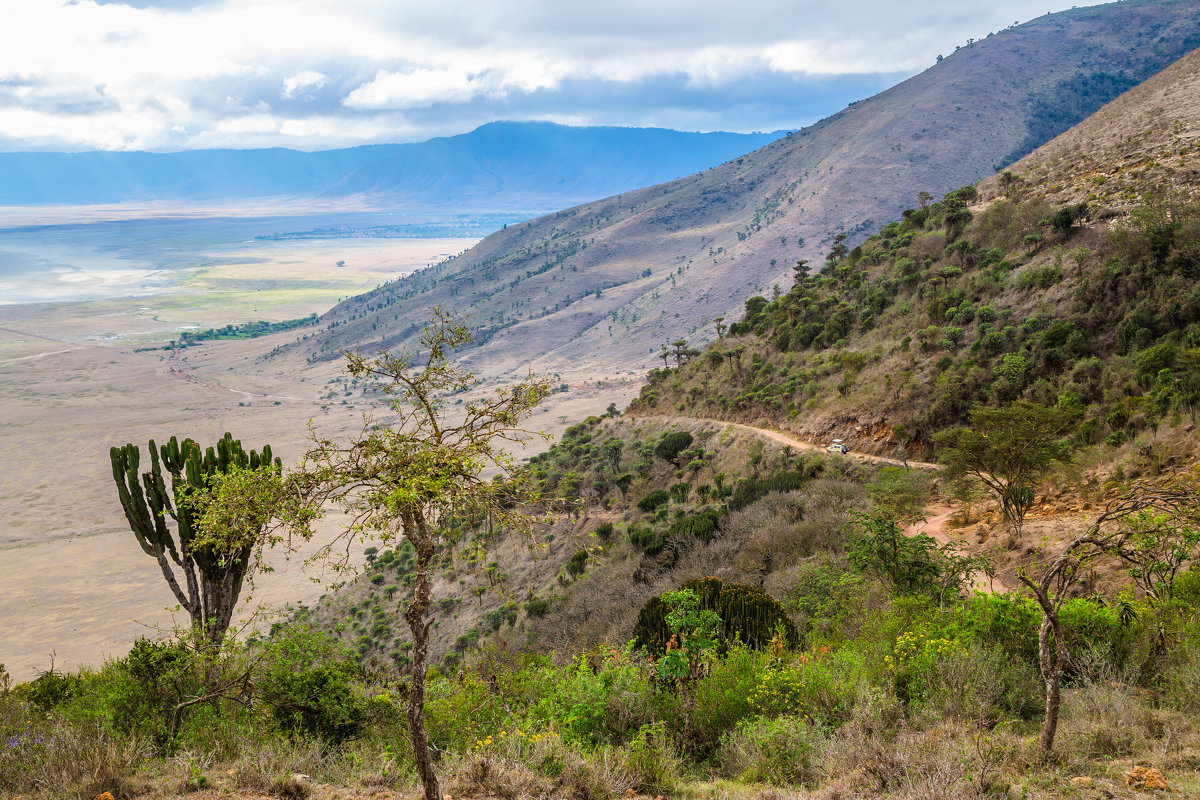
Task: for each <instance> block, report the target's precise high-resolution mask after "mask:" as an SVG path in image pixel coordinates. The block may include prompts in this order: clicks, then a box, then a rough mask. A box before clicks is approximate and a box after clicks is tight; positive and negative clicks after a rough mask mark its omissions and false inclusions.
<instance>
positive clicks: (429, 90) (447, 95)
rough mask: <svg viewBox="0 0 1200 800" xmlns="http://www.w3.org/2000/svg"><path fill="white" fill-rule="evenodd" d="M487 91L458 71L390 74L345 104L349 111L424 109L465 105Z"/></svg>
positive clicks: (352, 94) (350, 96)
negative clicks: (442, 104) (353, 109)
mask: <svg viewBox="0 0 1200 800" xmlns="http://www.w3.org/2000/svg"><path fill="white" fill-rule="evenodd" d="M484 91H486V81H484V80H482V79H480V78H478V77H472V76H471V75H468V74H467V73H465V72H463V71H462V70H456V69H414V70H412V71H411V72H388V71H387V70H384V69H381V70H379V71H378V72H377V73H375V77H374V78H372V79H371V80H370V81H368V82H367V83H364V84H363V85H362V86H359V87H358V88H357V89H355V90H354V91H352V92H350V94H348V95H346V99H345V100H343V101H342V103H343V105H345V106H346V107H347V108H357V109H382V108H390V109H397V108H421V107H424V106H431V105H434V104H435V103H465V102H467V101H469V100H471V98H473V97H475V95H477V94H481V93H482V92H484Z"/></svg>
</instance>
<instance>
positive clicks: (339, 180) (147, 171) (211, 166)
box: [0, 122, 778, 213]
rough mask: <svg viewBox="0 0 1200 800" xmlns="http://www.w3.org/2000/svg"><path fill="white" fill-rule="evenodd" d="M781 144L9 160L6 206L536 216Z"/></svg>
mask: <svg viewBox="0 0 1200 800" xmlns="http://www.w3.org/2000/svg"><path fill="white" fill-rule="evenodd" d="M777 137H778V134H740V133H687V132H682V131H671V130H663V129H659V128H602V127H597V128H587V127H579V128H575V127H568V126H566V125H554V124H551V123H548V122H497V123H491V124H488V125H484V126H482V127H480V128H477V129H476V130H474V131H471V132H469V133H464V134H460V135H458V136H449V137H441V138H437V139H431V140H429V141H427V142H417V143H412V144H385V145H367V146H363V147H351V148H344V149H340V150H325V151H320V152H315V153H303V152H299V151H296V150H286V149H283V148H274V149H269V150H193V151H187V152H182V153H119V152H113V153H108V152H92V153H0V205H38V204H46V203H71V204H95V203H124V202H145V201H150V200H176V201H188V202H201V201H204V202H215V201H221V200H235V199H244V198H253V197H288V198H291V199H311V198H315V197H317V196H322V197H324V198H336V199H339V200H343V199H346V198H352V199H355V200H359V201H361V202H364V203H366V204H368V205H373V206H378V207H383V208H394V207H406V208H411V207H413V206H418V207H422V208H430V207H442V206H447V207H450V208H452V209H454V210H456V211H478V210H519V211H522V212H524V213H537V212H539V211H543V210H545V209H548V208H559V207H562V206H564V205H569V204H571V203H576V202H579V201H580V200H584V199H587V198H590V197H596V196H603V195H606V194H612V193H614V192H620V191H624V190H626V189H631V188H635V187H638V186H645V185H646V184H649V183H657V182H659V181H664V180H670V179H672V178H677V177H679V176H680V175H686V174H688V173H691V172H695V171H696V170H699V169H705V168H707V167H710V166H712V165H713V164H719V163H721V162H722V161H725V160H726V159H728V158H731V157H733V156H737V155H740V154H742V153H745V152H747V151H749V150H753V149H754V148H756V147H760V146H762V145H763V144H765V143H767V142H769V141H771V140H772V139H775V138H777Z"/></svg>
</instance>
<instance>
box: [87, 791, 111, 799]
mask: <svg viewBox="0 0 1200 800" xmlns="http://www.w3.org/2000/svg"><path fill="white" fill-rule="evenodd" d="M92 800H113V796H112V792H101V793H100V794H98V795H96V796H95V797H94V798H92Z"/></svg>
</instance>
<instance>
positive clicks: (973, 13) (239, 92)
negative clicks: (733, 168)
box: [0, 0, 1069, 151]
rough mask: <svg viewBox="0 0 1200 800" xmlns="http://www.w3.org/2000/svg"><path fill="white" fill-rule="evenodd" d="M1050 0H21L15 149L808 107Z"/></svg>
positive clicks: (692, 119) (680, 124)
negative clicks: (986, 0) (832, 0)
mask: <svg viewBox="0 0 1200 800" xmlns="http://www.w3.org/2000/svg"><path fill="white" fill-rule="evenodd" d="M1053 2H1054V0H1036V2H1035V1H1034V0H1013V1H1012V2H999V3H973V2H963V0H922V2H910V1H909V0H842V2H839V3H829V2H827V0H822V1H821V2H814V0H738V2H733V1H732V0H502V1H501V0H5V3H4V5H5V15H4V24H3V25H2V26H0V150H2V151H15V150H68V151H79V150H154V151H174V150H188V149H197V148H217V147H236V148H256V147H291V148H296V149H301V150H319V149H329V148H335V147H348V146H354V145H359V144H370V143H378V142H410V141H423V140H425V139H429V138H431V137H434V136H445V135H453V134H457V133H463V132H465V131H468V130H471V129H473V128H475V127H477V126H479V125H481V124H483V123H486V122H490V121H493V120H499V119H510V120H532V119H537V120H549V121H553V122H560V123H564V124H571V125H622V126H646V127H665V128H675V129H678V130H699V131H712V130H727V131H741V132H748V131H774V130H788V129H795V128H799V127H803V126H805V125H808V124H810V123H812V122H815V121H817V120H818V119H821V118H822V117H825V116H828V115H829V114H831V113H834V112H835V111H838V110H839V109H841V108H843V107H845V106H846V104H847V103H849V102H851V101H853V100H859V99H862V98H865V97H869V96H871V95H873V94H876V93H877V92H880V91H882V90H884V89H886V88H888V87H889V86H892V85H894V84H895V83H897V82H899V81H900V80H903V79H904V78H907V77H909V76H911V75H914V74H916V73H917V72H920V71H921V70H923V69H925V68H927V67H928V66H930V65H932V64H933V63H934V61H935V59H936V57H937V56H938V55H949V54H950V53H951V52H953V50H954V48H955V46H956V45H964V44H966V42H967V40H968V39H969V38H975V39H978V38H983V37H985V36H987V34H988V33H991V32H994V31H999V30H1001V29H1003V28H1005V27H1008V26H1010V25H1012V24H1014V23H1016V22H1025V21H1028V20H1029V19H1031V18H1033V17H1036V16H1039V15H1042V14H1045V13H1046V12H1048V11H1059V10H1062V9H1063V8H1067V7H1069V6H1067V5H1057V4H1055V5H1049V4H1050V3H1053Z"/></svg>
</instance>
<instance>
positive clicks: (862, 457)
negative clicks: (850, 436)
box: [640, 415, 941, 472]
mask: <svg viewBox="0 0 1200 800" xmlns="http://www.w3.org/2000/svg"><path fill="white" fill-rule="evenodd" d="M640 419H661V420H666V421H669V422H711V423H712V424H714V425H728V426H730V427H732V428H740V429H741V430H744V431H750V432H751V433H756V434H758V435H759V436H763V437H766V438H767V439H770V440H772V441H775V442H779V443H780V444H785V445H788V446H790V447H794V448H796V449H797V450H807V451H809V452H817V453H823V452H825V447H826V445H824V444H816V443H814V442H806V441H803V440H801V439H797V438H796V437H794V436H792V435H791V434H787V433H783V432H782V431H777V430H772V429H771V428H759V427H757V426H754V425H743V424H742V423H740V422H726V421H725V420H722V419H708V418H707V417H679V416H668V415H648V416H645V417H640ZM843 457H844V458H853V459H855V460H857V461H869V462H871V463H874V464H892V465H894V466H897V467H903V466H906V465H905V463H904V462H903V461H901V460H900V459H898V458H887V457H886V456H872V455H867V454H866V453H855V452H854V451H851V452H849V453H847V454H846V455H845V456H843ZM907 466H908V467H911V468H912V469H919V470H926V471H929V472H936V471H937V470H939V469H941V466H939V465H938V464H930V463H929V462H926V461H909V462H908V464H907Z"/></svg>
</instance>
